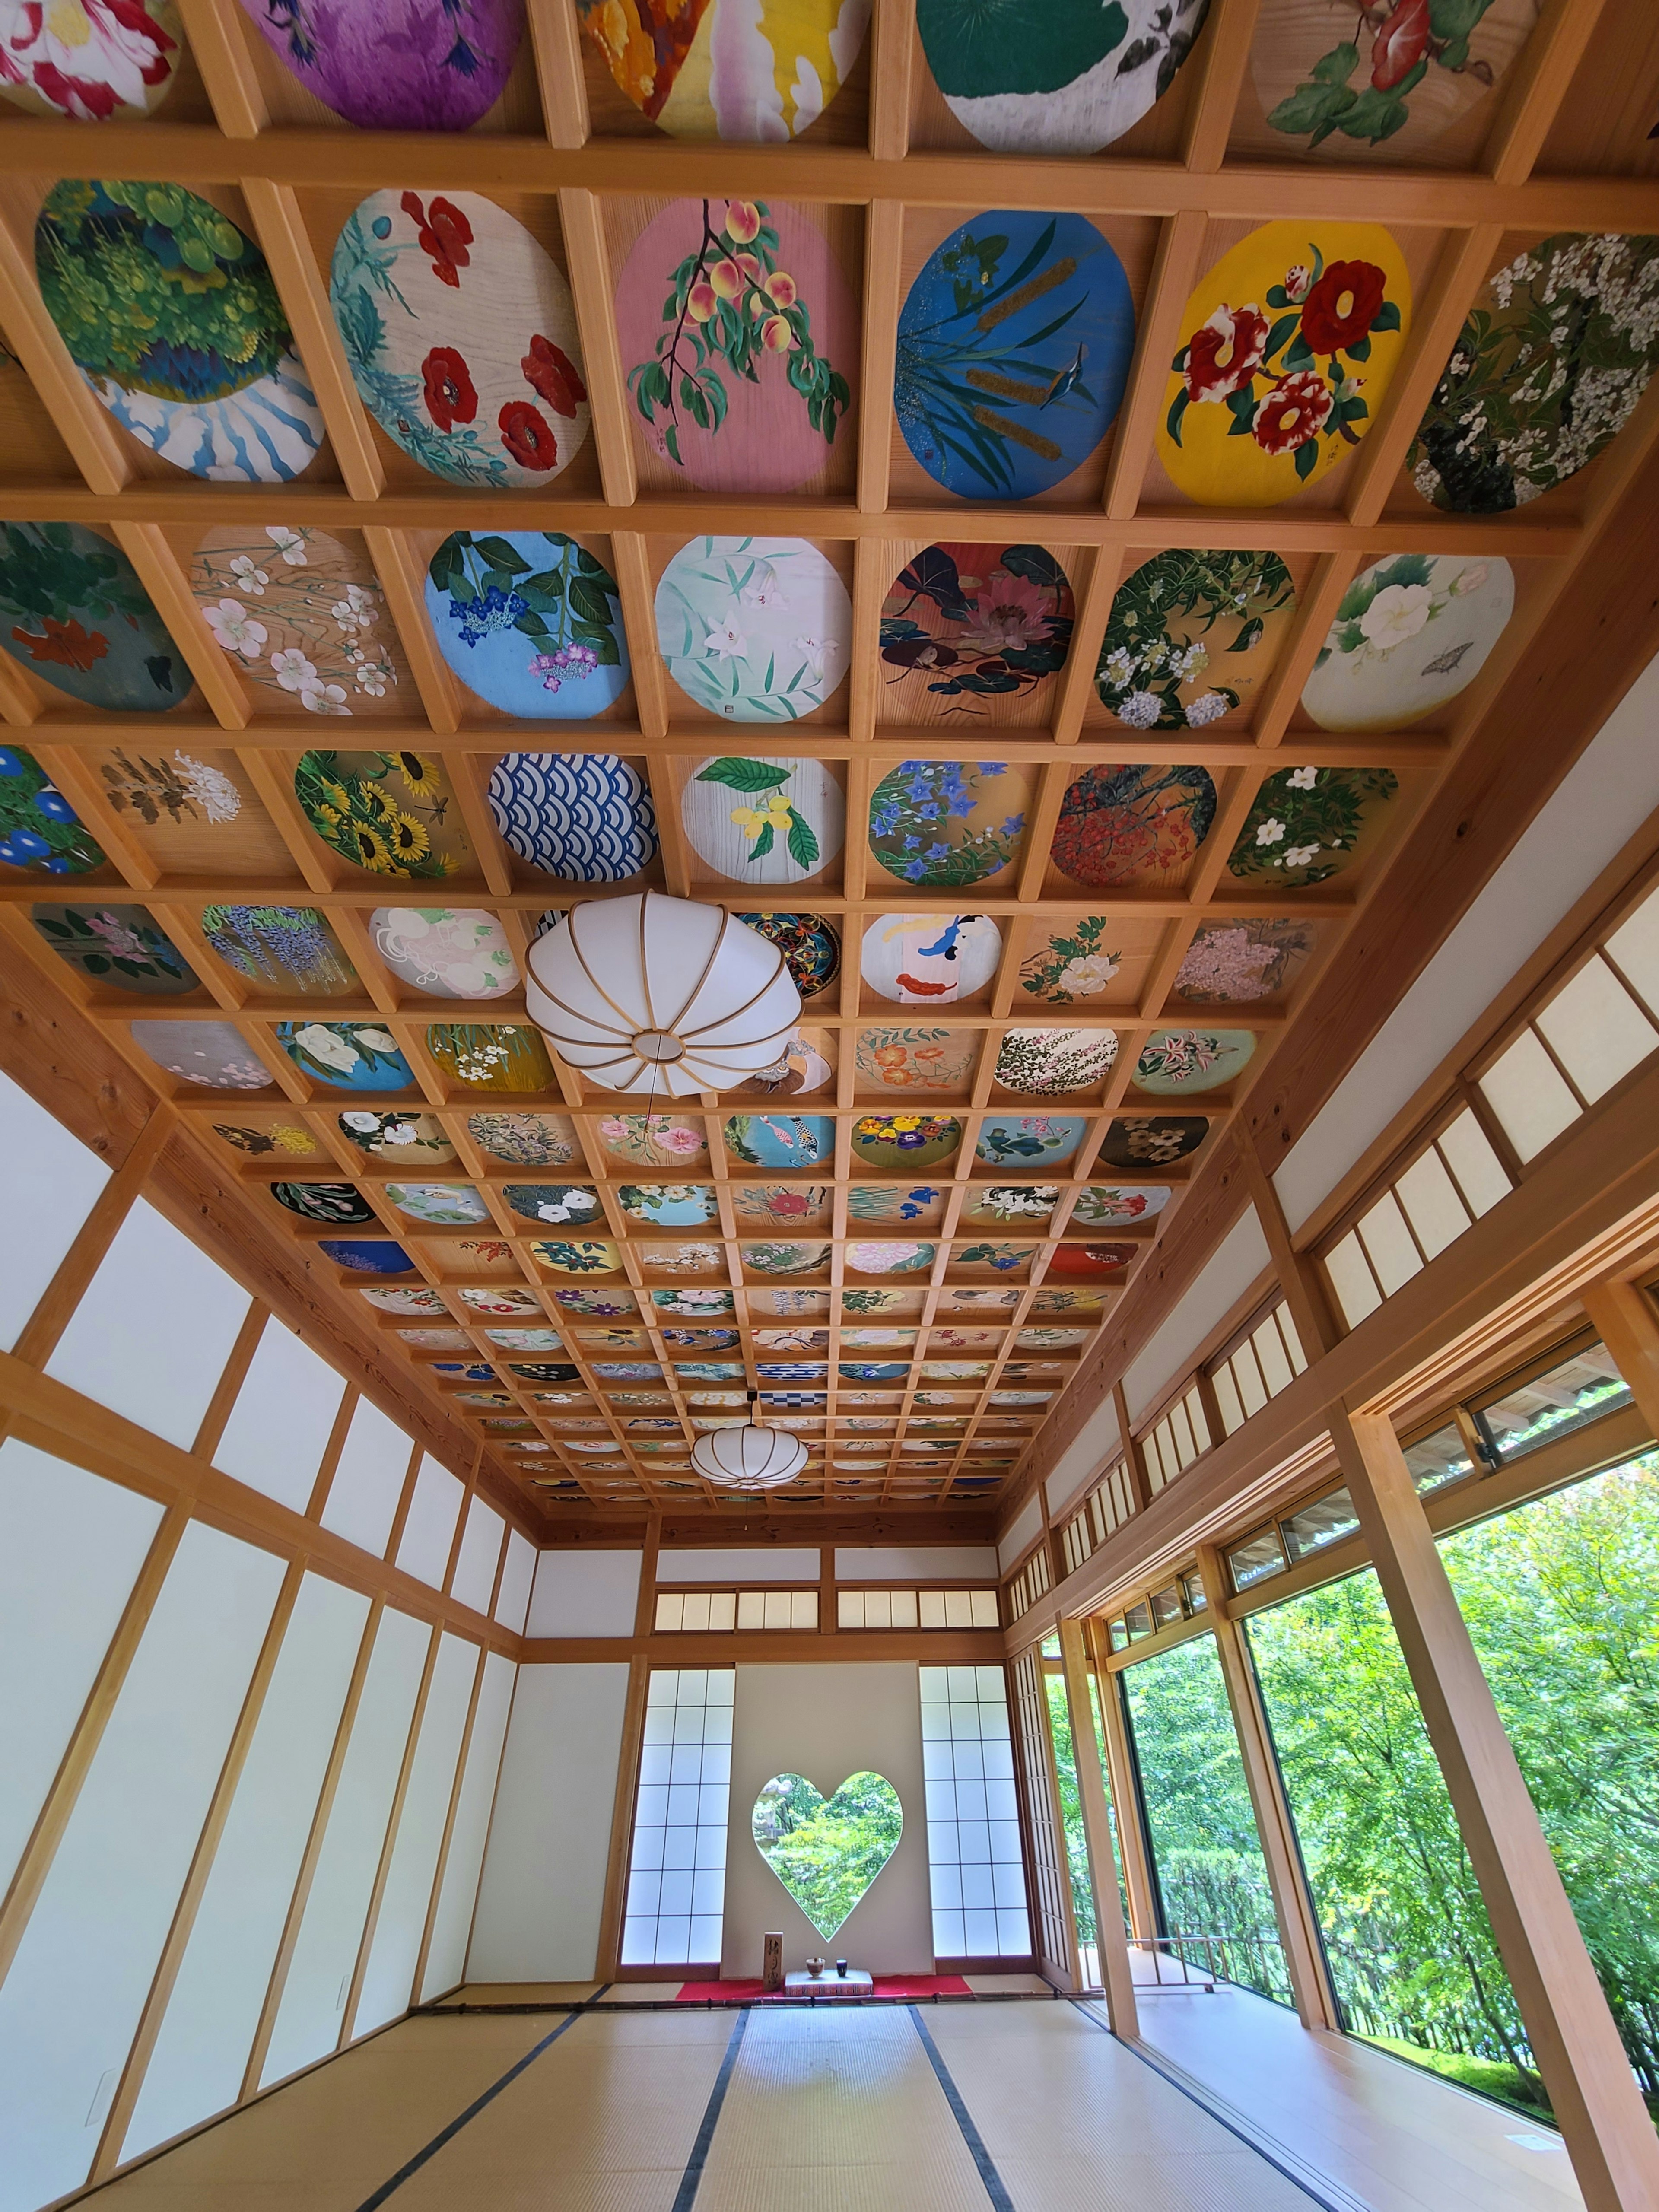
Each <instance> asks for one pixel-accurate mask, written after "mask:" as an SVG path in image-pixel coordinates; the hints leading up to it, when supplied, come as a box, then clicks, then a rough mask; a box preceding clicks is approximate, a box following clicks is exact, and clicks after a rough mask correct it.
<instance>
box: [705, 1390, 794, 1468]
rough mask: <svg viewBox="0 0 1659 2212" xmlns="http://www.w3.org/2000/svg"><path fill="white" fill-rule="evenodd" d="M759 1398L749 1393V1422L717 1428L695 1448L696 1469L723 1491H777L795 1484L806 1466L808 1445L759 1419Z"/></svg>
mask: <svg viewBox="0 0 1659 2212" xmlns="http://www.w3.org/2000/svg"><path fill="white" fill-rule="evenodd" d="M756 1395H757V1394H756V1393H755V1392H754V1391H753V1390H751V1391H750V1393H749V1408H750V1411H749V1419H747V1420H746V1421H744V1422H742V1423H740V1424H738V1425H736V1426H734V1427H732V1428H728V1429H715V1430H714V1431H712V1432H711V1433H710V1434H709V1435H708V1436H702V1437H698V1438H697V1441H696V1443H694V1444H693V1445H692V1447H691V1464H692V1466H693V1467H695V1468H696V1470H697V1473H698V1474H700V1475H702V1477H703V1479H704V1480H705V1481H708V1482H712V1483H714V1484H716V1485H717V1486H719V1487H720V1489H722V1490H776V1489H777V1488H779V1486H781V1484H783V1483H786V1482H793V1480H794V1479H795V1477H796V1476H797V1475H798V1474H799V1473H800V1471H801V1469H802V1468H804V1467H805V1464H806V1446H805V1444H804V1443H802V1442H801V1440H800V1438H799V1437H792V1436H788V1435H787V1434H785V1432H784V1431H782V1430H781V1429H769V1428H768V1427H766V1426H765V1425H764V1424H763V1422H760V1421H757V1419H756V1418H755V1412H754V1407H755V1399H756Z"/></svg>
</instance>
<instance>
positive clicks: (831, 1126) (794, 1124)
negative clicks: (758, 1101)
mask: <svg viewBox="0 0 1659 2212" xmlns="http://www.w3.org/2000/svg"><path fill="white" fill-rule="evenodd" d="M724 1134H725V1138H726V1151H727V1152H730V1153H731V1155H732V1158H733V1159H736V1160H741V1161H742V1162H743V1164H744V1166H745V1167H751V1168H809V1167H816V1166H817V1165H818V1164H819V1163H820V1162H822V1161H825V1160H833V1159H834V1158H835V1152H836V1125H835V1123H834V1122H833V1121H830V1120H829V1116H828V1115H823V1114H733V1115H731V1116H730V1117H729V1118H728V1119H727V1121H726V1124H725V1129H724Z"/></svg>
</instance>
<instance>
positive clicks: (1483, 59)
mask: <svg viewBox="0 0 1659 2212" xmlns="http://www.w3.org/2000/svg"><path fill="white" fill-rule="evenodd" d="M1537 19H1538V6H1537V0H1464V4H1463V5H1462V6H1460V7H1458V8H1456V9H1441V10H1439V11H1437V10H1436V9H1433V8H1432V7H1431V5H1430V4H1429V0H1392V4H1390V5H1388V6H1384V7H1380V8H1372V9H1365V10H1363V11H1361V12H1359V13H1358V15H1356V14H1355V13H1354V12H1353V11H1352V10H1346V9H1344V10H1339V9H1335V8H1334V7H1332V6H1330V5H1329V4H1328V0H1263V4H1262V8H1261V14H1260V15H1259V16H1258V17H1257V19H1256V26H1255V35H1254V37H1253V38H1252V40H1251V41H1250V76H1251V80H1252V82H1253V84H1254V86H1255V94H1256V97H1257V98H1258V99H1259V100H1260V101H1261V105H1262V106H1263V107H1264V108H1265V109H1266V111H1267V126H1268V129H1269V130H1270V131H1273V132H1274V133H1275V134H1277V135H1278V137H1279V146H1280V147H1281V148H1282V153H1283V154H1285V155H1288V154H1291V153H1299V154H1314V155H1321V156H1322V158H1323V159H1324V160H1326V161H1364V160H1367V159H1369V158H1372V157H1374V156H1376V155H1377V154H1378V152H1379V150H1381V149H1386V152H1385V153H1384V154H1383V158H1384V159H1385V160H1387V161H1402V162H1412V161H1420V160H1421V159H1422V158H1423V157H1424V155H1425V154H1426V153H1427V152H1428V151H1429V149H1431V148H1432V147H1434V146H1435V145H1437V143H1439V142H1440V141H1441V140H1443V139H1444V138H1446V137H1448V136H1449V135H1450V134H1451V133H1452V132H1453V131H1455V130H1456V129H1457V126H1458V125H1460V124H1462V122H1463V121H1464V118H1466V117H1467V116H1468V114H1469V112H1470V110H1471V109H1472V108H1474V107H1475V106H1479V105H1480V103H1481V102H1483V101H1486V102H1487V103H1488V105H1487V112H1488V113H1490V112H1492V110H1491V103H1490V100H1489V95H1490V94H1491V93H1492V89H1493V88H1495V87H1496V86H1497V85H1498V83H1499V82H1501V81H1502V79H1503V78H1504V75H1505V74H1506V73H1507V71H1508V70H1509V68H1510V64H1512V63H1513V62H1514V60H1515V58H1516V55H1517V54H1518V53H1519V52H1520V51H1521V49H1522V46H1524V45H1525V44H1526V41H1527V39H1528V35H1529V33H1531V30H1532V27H1533V25H1534V23H1535V22H1536V21H1537ZM1281 158H1282V155H1281Z"/></svg>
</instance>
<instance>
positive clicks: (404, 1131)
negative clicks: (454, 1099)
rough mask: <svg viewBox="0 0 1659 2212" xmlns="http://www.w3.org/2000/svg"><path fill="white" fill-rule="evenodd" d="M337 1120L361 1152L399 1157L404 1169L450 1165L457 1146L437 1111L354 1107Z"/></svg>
mask: <svg viewBox="0 0 1659 2212" xmlns="http://www.w3.org/2000/svg"><path fill="white" fill-rule="evenodd" d="M338 1120H339V1126H340V1133H341V1135H342V1136H343V1137H344V1138H346V1139H348V1141H349V1142H350V1143H351V1144H354V1145H356V1147H357V1149H358V1150H359V1151H360V1152H368V1153H370V1154H372V1155H373V1157H374V1158H376V1159H383V1160H396V1161H397V1162H398V1164H400V1165H401V1166H402V1167H403V1168H404V1170H408V1169H410V1168H411V1167H416V1166H419V1167H439V1166H443V1165H447V1163H448V1162H449V1161H451V1160H453V1158H455V1147H454V1146H453V1145H452V1144H451V1143H450V1141H449V1139H448V1136H447V1134H446V1133H445V1130H444V1125H443V1123H442V1122H441V1121H440V1120H439V1119H438V1117H437V1115H435V1114H422V1113H421V1112H419V1111H418V1110H417V1109H410V1108H406V1107H404V1108H398V1107H394V1108H392V1109H391V1110H390V1111H387V1110H386V1109H380V1110H378V1111H376V1110H371V1109H369V1108H368V1107H364V1106H352V1107H349V1108H348V1109H346V1111H345V1112H344V1113H343V1114H342V1115H339V1117H338Z"/></svg>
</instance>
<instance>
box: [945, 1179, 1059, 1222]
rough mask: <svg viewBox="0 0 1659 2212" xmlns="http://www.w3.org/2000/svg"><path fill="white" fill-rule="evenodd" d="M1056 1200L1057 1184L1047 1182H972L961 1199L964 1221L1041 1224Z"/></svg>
mask: <svg viewBox="0 0 1659 2212" xmlns="http://www.w3.org/2000/svg"><path fill="white" fill-rule="evenodd" d="M1059 1203H1060V1186H1059V1184H1058V1183H1051V1182H1024V1183H1022V1182H976V1183H972V1184H970V1185H969V1190H968V1196H967V1198H966V1200H964V1201H963V1208H962V1218H963V1220H964V1221H995V1222H1010V1221H1025V1222H1030V1224H1031V1225H1032V1226H1033V1227H1038V1228H1040V1227H1042V1225H1044V1224H1046V1223H1047V1221H1048V1218H1049V1216H1050V1215H1051V1214H1052V1213H1053V1212H1054V1208H1055V1206H1058V1205H1059Z"/></svg>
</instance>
